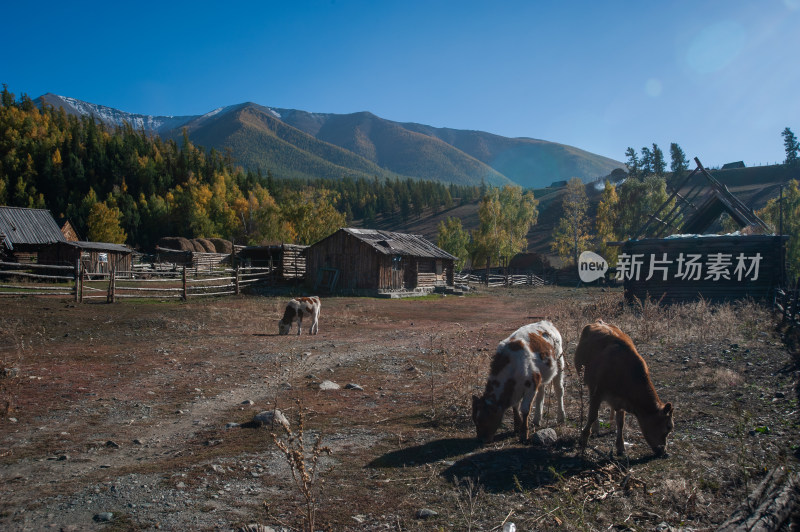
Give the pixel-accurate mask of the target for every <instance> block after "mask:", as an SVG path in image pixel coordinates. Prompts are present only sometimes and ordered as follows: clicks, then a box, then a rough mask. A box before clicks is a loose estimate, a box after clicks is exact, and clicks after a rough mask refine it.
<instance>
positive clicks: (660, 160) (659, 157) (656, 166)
mask: <svg viewBox="0 0 800 532" xmlns="http://www.w3.org/2000/svg"><path fill="white" fill-rule="evenodd" d="M652 157H653V159H652V166H653V174H655V175H656V176H659V177H661V176H663V175H664V172H665V171H666V169H667V163H666V162H665V161H664V152H662V151H661V148H659V147H658V144H656V143H655V142H654V143H653V151H652Z"/></svg>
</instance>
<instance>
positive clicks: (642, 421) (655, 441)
mask: <svg viewBox="0 0 800 532" xmlns="http://www.w3.org/2000/svg"><path fill="white" fill-rule="evenodd" d="M581 369H583V371H584V374H583V382H584V383H585V384H586V386H588V387H589V419H588V420H587V422H586V426H585V427H584V428H583V431H582V432H581V437H580V444H581V447H585V446H586V444H587V443H588V441H589V435H590V434H591V431H592V428H594V430H595V432H597V429H598V423H597V411H598V409H599V408H600V403H602V402H603V401H605V402H606V403H608V405H609V406H611V408H612V410H613V411H615V413H616V416H612V418H613V417H616V422H617V441H616V447H617V454H618V455H622V454H624V453H625V443H624V441H623V439H622V431H623V429H624V428H625V412H630V413H631V414H633V415H634V416H636V419H637V420H638V421H639V427H641V429H642V434H644V438H645V440H647V443H648V444H649V445H650V447H651V448H652V449H653V452H654V453H655V454H656V456H660V455H662V454H664V451H665V450H666V447H667V436H669V433H670V432H672V429H673V428H674V426H675V424H674V422H673V419H672V418H673V410H672V404H671V403H666V404H665V403H662V402H661V400H660V399H659V398H658V394H657V393H656V390H655V388H654V387H653V383H652V381H651V380H650V373H649V372H648V370H647V363H646V362H645V361H644V359H643V358H642V357H641V355H639V353H638V351H636V347H635V346H634V345H633V341H632V340H631V338H630V336H628V335H627V334H625V333H624V332H622V331H621V330H619V328H617V327H615V326H613V325H610V324H608V323H605V322H604V321H603V320H597V321H596V322H594V323H591V324H589V325H587V326H586V327H584V328H583V332H581V337H580V340H579V341H578V347H577V348H576V349H575V370H576V371H577V372H578V374H580V371H581Z"/></svg>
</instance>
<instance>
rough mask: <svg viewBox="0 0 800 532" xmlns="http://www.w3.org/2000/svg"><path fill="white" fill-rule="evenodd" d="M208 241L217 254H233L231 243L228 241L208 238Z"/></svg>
mask: <svg viewBox="0 0 800 532" xmlns="http://www.w3.org/2000/svg"><path fill="white" fill-rule="evenodd" d="M209 240H210V241H211V242H213V243H214V248H215V249H216V250H217V253H227V254H231V253H233V242H231V241H230V240H225V239H224V238H209Z"/></svg>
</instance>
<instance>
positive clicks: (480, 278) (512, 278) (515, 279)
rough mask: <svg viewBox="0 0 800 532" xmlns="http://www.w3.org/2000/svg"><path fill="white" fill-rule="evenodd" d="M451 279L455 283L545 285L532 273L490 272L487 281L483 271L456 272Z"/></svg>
mask: <svg viewBox="0 0 800 532" xmlns="http://www.w3.org/2000/svg"><path fill="white" fill-rule="evenodd" d="M453 281H454V283H456V284H466V285H470V284H482V285H484V286H489V287H496V286H544V285H545V281H544V279H542V278H541V277H539V276H537V275H534V274H532V273H529V274H527V275H501V274H493V273H490V274H489V278H488V281H487V278H486V274H485V273H481V274H476V273H456V274H455V275H453Z"/></svg>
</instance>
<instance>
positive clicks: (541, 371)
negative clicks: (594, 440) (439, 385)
mask: <svg viewBox="0 0 800 532" xmlns="http://www.w3.org/2000/svg"><path fill="white" fill-rule="evenodd" d="M561 355H562V347H561V334H560V333H559V332H558V329H556V328H555V326H554V325H553V324H552V323H550V322H549V321H540V322H538V323H531V324H530V325H525V326H523V327H520V328H519V329H517V331H516V332H515V333H514V334H512V335H511V336H509V337H508V338H506V339H505V340H503V341H502V342H500V345H498V346H497V352H496V353H495V355H494V359H493V360H492V364H491V368H490V370H489V378H488V379H487V381H486V389H485V390H484V392H483V397H477V396H475V395H473V396H472V421H473V422H474V423H475V428H476V429H477V432H478V438H480V439H481V440H483V442H484V443H489V442H491V441H492V438H494V434H495V432H497V429H499V428H500V425H501V423H502V421H503V414H505V412H506V411H507V410H508V409H509V408H512V409H513V411H514V430H515V431H516V432H517V434H518V435H519V439H520V441H522V442H523V443H524V442H526V441H527V439H528V416H529V414H530V410H531V404H532V403H534V402H535V410H534V413H533V424H534V427H535V426H537V425H539V421H540V419H541V417H542V405H543V403H544V392H545V388H546V387H547V385H548V384H549V383H550V382H553V383H554V385H555V392H556V400H557V401H558V412H557V420H558V422H559V423H563V422H564V417H565V414H564V357H563V356H561Z"/></svg>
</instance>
